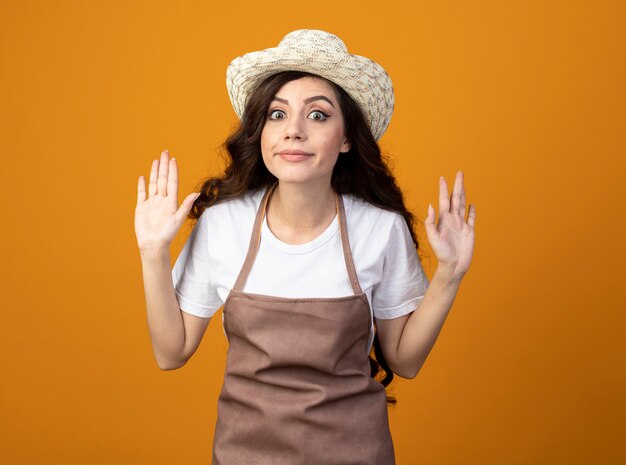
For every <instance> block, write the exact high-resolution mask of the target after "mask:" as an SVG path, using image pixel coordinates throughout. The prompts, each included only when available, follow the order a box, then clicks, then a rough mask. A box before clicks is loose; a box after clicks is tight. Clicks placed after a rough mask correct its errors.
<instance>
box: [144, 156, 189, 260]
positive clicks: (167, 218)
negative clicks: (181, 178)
mask: <svg viewBox="0 0 626 465" xmlns="http://www.w3.org/2000/svg"><path fill="white" fill-rule="evenodd" d="M199 195H200V193H198V192H192V193H191V194H189V195H188V196H187V197H185V200H184V201H183V203H182V204H181V206H180V208H179V207H178V167H177V165H176V160H175V159H174V158H172V159H170V155H169V153H168V151H167V150H164V151H163V152H161V160H160V161H159V160H153V161H152V169H151V171H150V184H149V186H148V197H147V198H146V181H145V178H144V177H143V176H139V181H138V185H137V207H136V208H135V235H136V236H137V245H138V246H139V249H140V250H148V249H159V248H169V245H170V243H171V242H172V240H173V239H174V237H176V233H177V232H178V230H179V229H180V227H181V226H182V225H183V223H184V221H185V218H186V217H187V214H188V213H189V211H190V210H191V207H192V206H193V203H194V201H195V200H196V199H197V198H198V196H199Z"/></svg>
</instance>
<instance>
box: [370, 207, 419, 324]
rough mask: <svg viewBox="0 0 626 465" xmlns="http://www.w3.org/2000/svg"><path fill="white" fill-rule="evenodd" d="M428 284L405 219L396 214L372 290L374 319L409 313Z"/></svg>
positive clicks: (416, 304)
mask: <svg viewBox="0 0 626 465" xmlns="http://www.w3.org/2000/svg"><path fill="white" fill-rule="evenodd" d="M428 284H429V281H428V277H427V276H426V273H425V272H424V269H423V268H422V264H421V262H420V261H419V258H418V256H417V250H416V249H415V245H414V244H413V240H412V238H411V234H410V232H409V227H408V226H407V224H406V221H405V220H404V217H403V216H402V215H400V214H396V215H395V218H394V222H393V225H392V227H391V231H390V233H389V239H388V242H387V247H386V249H385V254H384V258H383V271H382V277H381V280H380V282H379V283H378V284H376V285H374V287H373V290H372V308H373V312H374V316H375V317H376V318H379V319H381V320H388V319H392V318H397V317H400V316H402V315H406V314H407V313H410V312H412V311H413V310H415V309H416V308H417V306H418V305H419V303H420V302H421V300H422V298H423V297H424V294H425V292H426V289H427V288H428Z"/></svg>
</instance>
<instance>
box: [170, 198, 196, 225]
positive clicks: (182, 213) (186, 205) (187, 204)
mask: <svg viewBox="0 0 626 465" xmlns="http://www.w3.org/2000/svg"><path fill="white" fill-rule="evenodd" d="M200 194H201V192H192V193H191V194H189V195H188V196H187V197H185V200H183V203H182V204H181V205H180V208H179V209H178V210H177V211H176V213H175V216H176V221H177V222H178V223H182V222H183V221H185V218H187V215H188V214H189V211H190V210H191V207H193V203H194V202H195V201H196V199H197V198H198V197H200Z"/></svg>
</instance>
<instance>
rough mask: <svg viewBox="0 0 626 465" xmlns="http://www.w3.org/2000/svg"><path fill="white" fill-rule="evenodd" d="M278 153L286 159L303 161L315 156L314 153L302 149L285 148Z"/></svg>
mask: <svg viewBox="0 0 626 465" xmlns="http://www.w3.org/2000/svg"><path fill="white" fill-rule="evenodd" d="M278 155H279V156H280V158H282V159H283V160H285V161H302V160H306V159H307V158H310V157H312V156H313V154H312V153H308V152H304V151H302V150H283V151H282V152H279V153H278Z"/></svg>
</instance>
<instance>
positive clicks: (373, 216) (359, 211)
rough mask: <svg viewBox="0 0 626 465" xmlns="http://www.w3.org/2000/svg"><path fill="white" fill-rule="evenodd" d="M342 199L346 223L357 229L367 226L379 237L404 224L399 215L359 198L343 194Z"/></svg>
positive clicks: (402, 218)
mask: <svg viewBox="0 0 626 465" xmlns="http://www.w3.org/2000/svg"><path fill="white" fill-rule="evenodd" d="M343 198H344V203H345V208H346V218H347V221H348V223H349V224H353V225H354V226H356V227H357V228H359V229H361V228H362V227H368V226H369V227H371V228H372V229H373V230H375V231H376V232H377V234H379V235H380V234H384V232H385V231H387V232H390V231H391V228H392V227H393V226H394V224H396V223H399V222H404V217H403V216H402V215H400V214H399V213H397V212H395V211H391V210H386V209H384V208H381V207H378V206H376V205H373V204H371V203H369V202H367V201H365V200H363V199H361V198H360V197H356V196H354V195H352V194H345V195H344V196H343Z"/></svg>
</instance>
